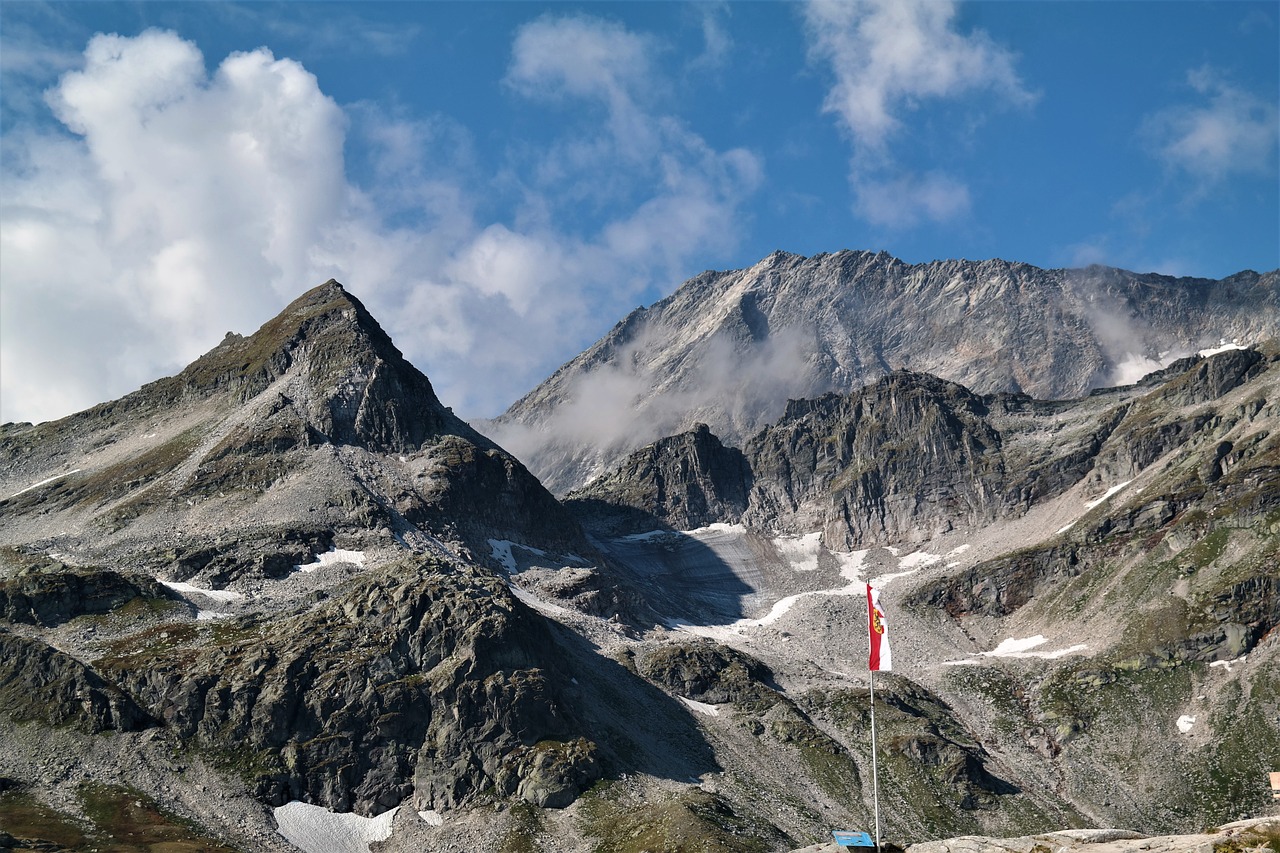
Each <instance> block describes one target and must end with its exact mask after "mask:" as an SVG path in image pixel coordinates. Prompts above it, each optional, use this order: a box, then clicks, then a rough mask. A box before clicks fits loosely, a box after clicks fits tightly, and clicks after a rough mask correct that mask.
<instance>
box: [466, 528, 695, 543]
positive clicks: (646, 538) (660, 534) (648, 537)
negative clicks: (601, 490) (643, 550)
mask: <svg viewBox="0 0 1280 853" xmlns="http://www.w3.org/2000/svg"><path fill="white" fill-rule="evenodd" d="M675 535H676V534H675V533H672V532H671V531H670V530H649V531H646V532H645V533H632V534H629V535H627V536H623V537H622V541H624V542H652V541H653V540H655V539H665V538H666V537H668V536H675ZM489 541H490V542H492V541H493V540H492V539H490V540H489Z"/></svg>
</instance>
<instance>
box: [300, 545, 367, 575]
mask: <svg viewBox="0 0 1280 853" xmlns="http://www.w3.org/2000/svg"><path fill="white" fill-rule="evenodd" d="M337 563H352V564H353V565H356V566H359V567H360V568H364V551H345V550H343V549H342V548H330V549H329V550H328V551H325V552H324V553H323V554H316V559H315V562H313V563H305V564H302V565H298V566H294V567H293V570H294V571H295V572H314V571H315V570H316V569H319V568H323V567H324V566H332V565H335V564H337Z"/></svg>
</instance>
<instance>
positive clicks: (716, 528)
mask: <svg viewBox="0 0 1280 853" xmlns="http://www.w3.org/2000/svg"><path fill="white" fill-rule="evenodd" d="M682 532H683V533H684V534H685V535H686V536H699V535H703V536H705V535H707V534H710V533H746V532H747V528H746V527H744V526H743V525H741V524H725V523H724V522H721V521H717V522H716V523H715V524H708V525H707V526H706V527H698V528H695V529H693V530H685V531H682Z"/></svg>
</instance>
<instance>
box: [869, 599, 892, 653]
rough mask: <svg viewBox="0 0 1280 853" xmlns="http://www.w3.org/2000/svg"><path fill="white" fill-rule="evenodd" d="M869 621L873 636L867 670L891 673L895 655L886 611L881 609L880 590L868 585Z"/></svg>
mask: <svg viewBox="0 0 1280 853" xmlns="http://www.w3.org/2000/svg"><path fill="white" fill-rule="evenodd" d="M867 620H868V623H869V626H868V627H869V629H870V631H869V633H870V636H871V661H870V662H869V664H868V665H867V668H868V669H869V670H871V671H872V672H890V671H891V670H892V669H893V654H892V653H891V652H890V651H889V631H888V628H887V627H886V626H885V623H884V611H883V610H881V609H880V590H878V589H875V588H874V587H872V586H871V584H867Z"/></svg>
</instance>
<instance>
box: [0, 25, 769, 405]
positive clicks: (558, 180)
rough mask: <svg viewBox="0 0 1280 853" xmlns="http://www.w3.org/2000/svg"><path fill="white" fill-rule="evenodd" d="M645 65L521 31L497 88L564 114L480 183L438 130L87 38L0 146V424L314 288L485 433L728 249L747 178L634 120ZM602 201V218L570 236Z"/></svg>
mask: <svg viewBox="0 0 1280 853" xmlns="http://www.w3.org/2000/svg"><path fill="white" fill-rule="evenodd" d="M657 49H658V45H657V44H656V43H655V42H654V41H653V40H651V39H649V38H647V37H645V36H643V35H639V34H636V33H632V32H630V31H628V30H626V29H625V28H623V27H620V26H618V25H616V24H612V23H609V22H605V21H601V20H598V19H595V18H590V17H583V16H570V17H545V18H542V19H539V20H537V21H534V22H532V23H530V24H527V25H526V26H524V27H523V28H521V29H520V30H519V31H518V32H517V33H516V35H515V39H514V44H513V51H512V59H511V64H510V68H509V71H508V77H507V84H508V86H509V88H510V89H511V91H512V92H513V93H515V95H516V96H518V97H520V98H524V99H526V100H527V101H529V102H530V103H533V104H535V105H540V106H541V107H544V108H547V109H561V110H563V111H565V113H566V115H567V116H571V117H572V118H566V119H565V121H564V122H563V124H564V127H563V133H562V134H561V135H560V136H559V137H558V138H557V139H556V140H555V141H554V143H553V144H551V145H549V146H548V147H547V148H546V149H545V150H539V151H537V152H533V153H532V154H528V155H527V156H526V157H525V158H524V160H522V161H518V163H517V167H513V168H512V169H511V170H509V171H508V172H507V173H505V174H501V175H499V177H498V178H494V177H493V176H492V175H486V174H485V173H484V170H483V169H479V168H475V167H474V165H473V164H469V163H468V162H467V158H468V153H467V147H468V146H467V135H466V132H465V130H464V129H462V128H460V127H458V126H457V125H456V124H454V123H453V122H451V121H450V120H449V119H448V118H447V117H444V116H434V117H429V118H427V119H418V120H414V121H406V120H403V119H401V118H399V117H397V116H395V115H393V114H387V113H385V112H383V111H381V110H379V109H378V108H376V107H373V106H371V105H368V104H352V105H347V106H345V107H343V106H340V105H338V104H337V103H336V102H335V101H334V100H333V99H332V98H330V97H329V96H327V95H326V94H325V93H324V92H322V91H321V90H320V87H319V84H318V81H317V80H316V78H315V77H314V76H313V75H312V74H311V73H309V72H308V71H307V70H306V68H305V67H303V65H301V64H300V63H298V62H296V61H294V60H291V59H278V58H276V57H274V56H273V55H272V53H271V52H270V51H268V50H266V49H259V50H256V51H252V52H248V53H236V54H232V55H230V56H228V57H226V58H225V59H223V60H222V61H221V63H220V64H218V66H217V67H216V69H214V70H213V71H212V72H211V73H210V72H209V71H208V70H207V69H206V66H205V60H204V57H203V55H202V54H201V52H200V50H199V49H198V47H197V46H196V45H195V44H194V43H192V42H190V41H185V40H183V39H182V38H180V37H179V36H177V35H176V34H174V33H172V32H168V31H160V30H149V31H147V32H144V33H142V34H141V35H138V36H137V37H132V38H131V37H124V36H119V35H98V36H95V37H94V38H93V39H92V40H91V41H90V42H89V44H88V46H87V48H86V50H85V52H84V57H83V66H82V67H81V68H79V69H78V70H75V71H71V72H68V73H66V74H64V75H63V76H62V77H61V78H60V80H59V82H58V83H57V85H56V86H54V87H53V88H52V89H50V90H49V91H48V92H47V93H46V95H45V100H46V102H47V104H48V107H49V109H50V110H51V111H52V113H53V115H54V116H55V117H56V118H57V120H58V121H59V122H60V123H61V127H59V128H46V129H43V130H38V129H35V128H34V127H27V128H23V129H16V130H14V131H13V132H11V133H8V134H7V135H6V141H5V144H6V151H5V154H6V156H5V159H4V164H3V174H2V176H0V179H2V181H3V186H4V189H5V192H4V193H3V201H2V202H0V241H2V242H0V268H2V270H3V279H4V282H5V286H4V289H3V292H2V293H0V299H2V300H3V306H2V310H0V324H3V325H2V326H0V329H2V331H3V334H2V335H0V347H2V352H0V385H2V388H3V391H2V393H0V408H2V410H3V411H0V421H11V420H35V421H39V420H44V419H50V418H55V417H60V416H62V415H65V414H68V413H70V412H72V411H75V410H78V409H81V408H85V407H87V406H89V405H92V404H93V403H96V402H99V401H102V400H106V399H111V398H113V397H117V396H120V395H121V394H124V393H127V392H128V391H130V390H133V389H134V388H136V387H138V386H139V385H140V384H142V383H143V382H146V381H149V380H151V379H154V378H156V377H158V376H160V375H164V374H165V373H170V372H173V371H175V370H177V369H179V368H180V367H181V366H183V365H184V364H186V363H188V362H189V361H191V360H192V359H194V358H195V357H196V356H198V355H199V354H200V353H201V352H204V351H206V350H208V349H209V348H211V347H212V346H214V345H215V344H216V343H217V342H218V341H219V340H220V339H221V337H222V335H223V334H224V333H225V332H226V331H228V330H234V331H238V332H242V333H248V332H251V331H253V330H254V329H256V328H257V327H258V326H259V325H260V324H261V323H263V322H265V321H266V320H267V319H269V318H270V317H271V316H272V315H273V314H275V313H276V312H277V311H278V310H279V309H280V308H281V307H283V305H284V304H286V303H287V302H288V301H289V300H290V299H292V298H293V297H295V296H296V295H298V294H299V293H301V292H302V291H303V290H305V289H307V288H309V287H311V286H314V285H316V284H319V283H320V282H322V281H324V280H325V279H327V278H329V277H334V278H337V279H339V280H340V281H342V282H344V283H345V284H346V285H347V286H348V287H349V288H350V289H351V290H352V291H353V292H354V293H355V294H356V295H358V296H359V297H360V298H361V299H362V300H363V301H365V302H366V304H368V305H369V307H370V309H371V310H372V311H373V313H374V314H375V316H378V317H379V318H380V320H381V321H382V322H383V324H384V325H385V326H386V327H387V328H388V331H389V332H390V333H391V334H392V335H393V337H395V339H396V340H397V343H398V344H399V346H400V347H401V348H402V349H403V350H404V351H405V353H406V355H407V356H408V357H409V358H410V360H412V361H413V362H414V363H415V364H417V365H418V366H419V367H420V368H422V369H423V370H424V371H425V372H427V373H428V375H429V376H431V378H432V381H433V382H434V383H435V385H436V386H437V390H438V392H439V393H440V396H441V397H442V399H444V400H445V402H446V403H448V404H451V405H453V406H455V408H458V409H459V411H460V412H462V413H464V414H467V415H484V414H494V413H496V411H497V410H498V408H500V407H501V406H503V405H505V403H507V402H509V401H510V400H511V399H513V398H514V397H515V396H516V395H517V394H518V393H520V392H522V391H524V390H527V388H529V387H531V386H532V384H533V383H534V382H535V381H537V380H538V379H541V378H542V377H543V376H545V375H546V374H547V373H548V372H549V371H550V369H551V368H553V367H554V366H555V365H557V364H559V363H560V362H561V361H563V360H565V359H566V358H568V357H569V356H571V355H573V354H575V353H576V351H577V349H578V348H579V346H580V342H581V341H582V340H583V339H584V338H585V337H586V336H588V335H589V334H590V333H591V332H592V331H593V330H595V329H596V328H597V326H598V324H599V322H600V317H601V316H604V317H610V318H611V317H616V316H620V315H621V314H623V313H625V311H626V310H628V309H630V308H632V307H634V305H635V304H636V301H637V300H638V299H639V298H640V296H641V295H642V294H644V293H645V292H646V291H647V290H650V289H652V288H654V287H655V285H657V284H659V283H660V284H662V285H666V284H668V283H669V282H670V281H672V280H679V278H680V277H682V276H683V275H684V274H686V273H687V270H686V269H685V266H686V264H688V263H689V259H690V258H691V257H692V256H693V255H694V253H695V252H696V253H699V254H705V253H706V252H707V251H708V250H710V251H712V252H714V251H717V250H722V251H725V252H727V251H729V250H730V249H732V247H733V245H734V236H733V235H734V233H735V232H736V231H738V230H740V229H738V227H737V225H738V221H739V219H740V217H741V216H742V215H743V214H742V210H741V208H742V205H743V203H744V201H745V200H746V199H748V198H749V197H750V196H751V194H752V193H754V192H755V190H756V188H757V187H758V186H759V184H760V182H761V179H762V169H763V166H762V163H761V161H760V159H759V157H758V156H757V155H755V154H753V153H752V152H749V151H746V150H743V149H731V150H724V151H721V150H716V149H715V148H713V147H712V146H710V145H708V144H707V143H706V142H705V140H703V139H702V138H701V137H699V136H698V135H697V134H695V133H692V132H691V131H689V130H688V129H687V127H685V125H684V124H683V123H682V122H681V121H680V120H679V119H678V118H677V117H675V116H673V115H670V114H668V113H665V112H664V111H663V110H662V109H661V108H660V107H659V106H656V105H655V104H656V103H657V101H658V100H659V99H656V98H654V97H652V96H651V94H650V93H652V92H655V91H660V90H661V88H662V85H663V80H662V77H661V74H660V73H659V72H658V71H656V70H655V69H656V68H657V64H656V63H655V62H654V60H653V56H654V52H655V51H656V50H657ZM593 110H594V111H595V112H594V113H593V112H592V111H593ZM353 117H355V118H357V119H358V129H353V125H355V124H356V122H353V121H352V118H353ZM354 132H358V133H360V134H362V140H363V141H366V142H368V143H369V144H370V145H372V146H373V150H374V151H375V155H374V164H373V168H372V170H371V173H372V175H373V177H372V178H371V179H369V180H368V181H367V182H365V183H364V184H362V185H357V184H356V183H355V182H353V181H352V180H351V179H350V177H349V175H348V168H347V163H346V161H345V160H344V151H345V146H346V142H347V136H348V134H349V133H354ZM517 159H518V158H517ZM600 175H607V176H608V180H600V179H599V176H600ZM495 182H502V183H503V189H504V190H508V191H509V190H510V188H511V187H515V192H517V193H518V194H519V195H520V198H521V200H522V201H521V203H520V205H519V206H518V210H517V212H516V213H515V214H514V215H513V216H512V217H511V218H510V219H509V220H504V221H495V220H486V219H485V218H484V217H483V216H481V215H480V214H478V213H477V211H478V210H480V209H481V208H482V207H483V205H482V200H483V199H484V198H485V196H486V194H487V193H491V192H494V191H495ZM602 193H603V194H608V195H609V197H610V198H611V199H613V200H615V201H616V200H617V199H625V200H627V205H626V206H625V207H624V208H623V213H622V214H620V215H614V216H612V217H604V218H601V219H599V220H594V221H590V222H587V223H585V224H582V223H575V222H571V221H570V219H571V218H570V217H569V216H568V215H567V214H566V212H565V208H566V207H567V206H569V205H572V204H575V203H576V202H577V201H578V200H580V199H581V198H583V197H590V196H591V195H592V194H602Z"/></svg>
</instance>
